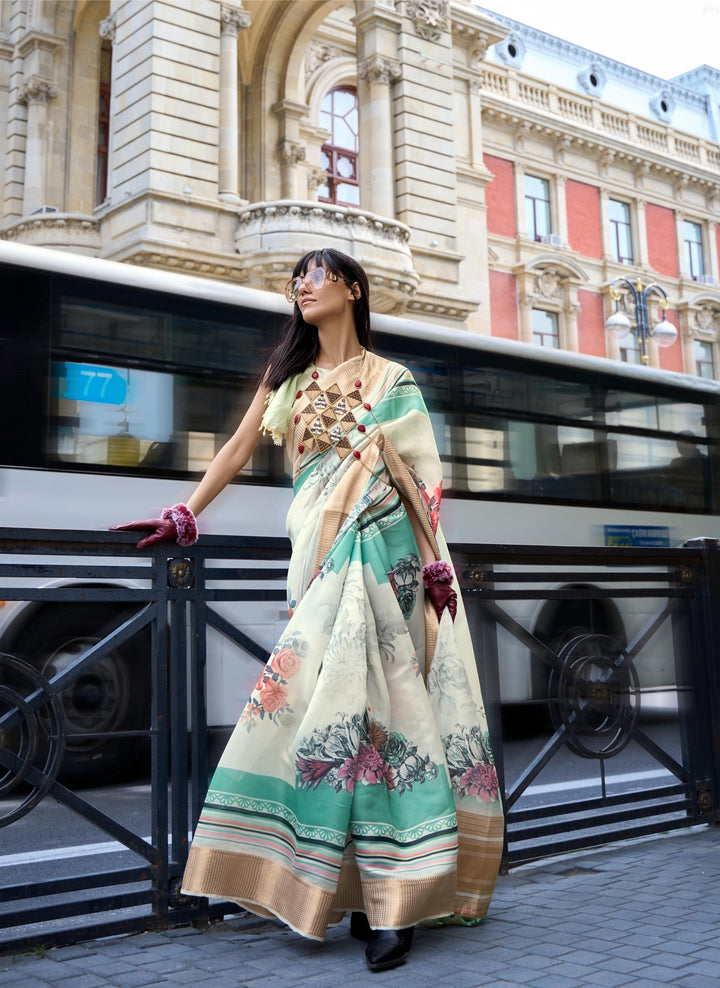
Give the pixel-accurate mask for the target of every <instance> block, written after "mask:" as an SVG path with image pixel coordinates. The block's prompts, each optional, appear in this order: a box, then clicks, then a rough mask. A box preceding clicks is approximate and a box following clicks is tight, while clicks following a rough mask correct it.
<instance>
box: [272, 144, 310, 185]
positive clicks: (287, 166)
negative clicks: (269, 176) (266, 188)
mask: <svg viewBox="0 0 720 988" xmlns="http://www.w3.org/2000/svg"><path fill="white" fill-rule="evenodd" d="M277 153H278V160H279V161H280V198H281V199H297V166H298V163H299V162H300V161H304V160H305V145H304V144H299V143H297V142H296V141H288V140H282V141H280V143H279V144H278V150H277Z"/></svg>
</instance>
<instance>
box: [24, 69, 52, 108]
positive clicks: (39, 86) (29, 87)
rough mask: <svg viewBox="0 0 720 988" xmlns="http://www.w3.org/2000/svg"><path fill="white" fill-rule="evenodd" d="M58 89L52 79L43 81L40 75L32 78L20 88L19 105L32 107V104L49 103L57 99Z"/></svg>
mask: <svg viewBox="0 0 720 988" xmlns="http://www.w3.org/2000/svg"><path fill="white" fill-rule="evenodd" d="M57 94H58V87H57V86H56V85H55V83H54V82H53V81H52V80H51V79H43V78H42V77H41V76H39V75H33V76H30V78H29V79H25V80H24V82H21V83H20V85H19V87H18V103H22V104H23V105H24V106H30V104H31V103H47V102H48V101H49V100H51V99H55V97H56V96H57Z"/></svg>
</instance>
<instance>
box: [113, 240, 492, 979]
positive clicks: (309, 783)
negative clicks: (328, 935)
mask: <svg viewBox="0 0 720 988" xmlns="http://www.w3.org/2000/svg"><path fill="white" fill-rule="evenodd" d="M286 296H287V298H288V301H290V302H292V303H294V309H293V316H292V320H291V325H290V328H289V331H288V334H287V336H286V338H285V340H284V341H283V342H282V343H281V344H280V346H279V347H278V348H277V349H276V350H275V352H274V353H273V354H272V356H271V358H270V360H269V363H268V366H267V367H266V369H265V372H264V374H263V377H262V384H261V386H260V387H259V389H258V391H257V394H256V395H255V398H254V400H253V402H252V404H251V405H250V408H249V410H248V412H247V413H246V415H245V417H244V418H243V420H242V422H241V424H240V426H239V428H238V430H237V432H236V433H235V435H234V436H233V437H232V438H231V439H230V440H229V442H228V443H227V444H226V445H225V446H224V447H223V448H222V450H221V451H220V452H219V453H218V455H217V456H216V457H215V459H214V461H213V463H212V464H211V466H210V467H209V469H208V471H207V473H206V474H205V476H204V478H203V479H202V481H201V482H200V484H199V485H198V487H197V489H196V490H195V492H194V493H193V495H192V497H191V498H190V500H189V501H188V504H187V505H175V506H173V507H172V508H167V509H165V511H164V512H163V515H162V518H161V519H157V520H151V521H148V522H133V523H131V524H130V525H125V526H119V527H120V528H135V529H141V528H155V531H154V532H153V534H151V535H149V536H148V537H146V538H144V539H142V540H141V541H140V542H139V543H138V547H139V548H142V547H144V546H148V545H151V544H153V543H154V542H158V541H161V540H163V539H167V538H177V539H178V541H179V542H180V543H181V544H189V543H190V542H192V541H194V539H195V538H196V536H197V528H196V525H195V515H197V514H199V513H200V512H201V511H202V510H203V509H204V508H205V507H206V506H207V505H208V504H209V503H210V501H212V499H213V498H214V497H215V496H216V495H217V494H219V493H220V491H222V489H223V488H224V487H225V486H226V484H228V483H229V482H230V481H231V480H232V478H233V477H234V476H235V475H236V474H237V472H238V471H239V470H240V469H241V468H242V467H243V466H244V464H245V463H246V462H247V460H248V459H249V457H250V455H251V453H252V451H253V449H254V448H255V445H256V443H257V441H258V438H259V435H260V433H261V432H263V433H270V434H271V435H272V437H273V439H274V441H275V442H276V443H282V442H283V440H284V441H286V443H287V449H288V453H289V457H290V459H291V461H292V467H293V482H294V494H295V496H294V501H293V504H292V506H291V508H290V512H289V514H288V531H289V534H290V538H291V540H292V545H293V551H292V558H291V562H290V567H289V572H288V607H289V613H290V621H289V623H288V625H287V627H286V629H285V632H284V634H283V635H282V637H281V639H280V641H279V642H278V644H277V645H276V647H275V648H274V650H273V653H272V655H271V656H270V659H269V661H268V663H267V665H266V666H265V669H264V671H263V673H262V674H261V676H260V678H259V679H258V682H257V684H256V686H255V689H254V690H253V693H252V695H251V697H250V699H249V700H248V703H247V705H246V706H245V709H244V711H243V713H242V715H241V717H240V720H239V722H238V725H237V727H236V729H235V731H234V733H233V735H232V737H231V739H230V741H229V743H228V746H227V748H226V749H225V752H224V754H223V756H222V758H221V760H220V763H219V765H218V768H217V770H216V772H215V775H214V777H213V779H212V782H211V784H210V789H209V791H208V794H207V799H206V803H205V807H204V810H203V813H202V815H201V817H200V821H199V823H198V827H197V830H196V833H195V837H194V841H193V845H192V848H191V851H190V856H189V860H188V864H187V868H186V871H185V877H184V883H183V890H184V891H185V892H187V893H189V894H192V895H206V896H211V897H217V898H223V899H231V900H234V901H237V902H239V903H241V904H242V905H243V906H244V907H246V908H247V909H250V910H252V911H253V912H256V913H259V914H261V915H267V916H277V917H279V918H280V919H282V920H283V921H284V922H286V923H287V924H288V925H289V926H291V927H292V928H293V929H294V930H296V931H297V932H299V933H301V934H303V935H304V936H307V937H311V938H314V939H322V938H323V936H324V934H325V930H326V928H327V926H328V925H332V924H336V923H338V922H339V921H340V919H341V918H342V916H343V914H344V913H345V912H346V911H348V910H350V911H352V913H353V916H352V921H351V932H352V933H353V935H354V936H357V937H358V938H360V939H364V940H367V941H368V946H367V948H366V958H367V962H368V966H369V967H370V969H371V970H385V969H387V968H391V967H395V966H396V965H397V964H400V963H402V962H403V961H404V960H405V959H406V957H407V954H408V952H409V950H410V946H411V942H412V933H413V928H414V926H415V924H417V923H419V922H421V921H423V920H425V921H427V920H440V919H441V918H447V917H451V916H455V917H458V918H459V919H460V921H465V922H468V923H472V922H473V921H475V922H477V921H479V920H480V919H481V918H482V917H484V915H485V913H486V911H487V907H488V904H489V901H490V897H491V895H492V890H493V887H494V882H495V877H496V874H497V868H498V862H499V857H500V853H501V847H502V833H503V824H502V810H501V805H500V800H499V794H498V784H497V777H496V774H495V769H494V766H493V763H492V755H491V751H490V745H489V742H488V736H487V729H486V720H485V713H484V710H483V705H482V698H481V695H480V687H479V682H478V677H477V672H476V668H475V662H474V658H473V653H472V645H471V641H470V636H469V633H468V627H467V622H466V620H465V614H464V609H463V606H462V600H461V599H458V597H457V595H456V593H455V592H454V591H453V590H452V588H451V585H450V584H451V582H452V579H453V572H452V568H451V566H450V565H449V555H448V550H447V546H446V544H445V541H444V539H443V537H442V534H441V531H440V529H439V527H438V510H439V507H440V492H441V480H442V470H441V465H440V460H439V457H438V454H437V450H436V448H435V443H434V440H433V435H432V429H431V426H430V420H429V417H428V414H427V410H426V408H425V405H424V403H423V400H422V396H421V395H420V392H419V390H418V388H417V385H416V384H415V382H414V381H413V378H412V376H411V374H410V373H409V372H408V371H407V370H406V369H405V368H403V367H401V366H400V365H399V364H395V363H391V362H389V361H387V360H384V359H383V358H381V357H379V356H377V355H376V354H374V353H373V352H372V351H371V349H370V323H369V312H370V307H369V289H368V282H367V277H366V275H365V272H364V271H363V269H362V268H361V267H360V265H359V264H357V262H355V261H354V260H353V259H352V258H350V257H348V256H346V255H344V254H341V253H340V252H338V251H335V250H318V251H311V252H310V253H308V254H306V255H305V257H303V258H302V259H301V260H300V261H298V263H297V265H296V266H295V270H294V272H293V276H292V278H291V279H290V281H289V282H288V284H287V287H286Z"/></svg>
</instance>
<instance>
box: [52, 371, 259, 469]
mask: <svg viewBox="0 0 720 988" xmlns="http://www.w3.org/2000/svg"><path fill="white" fill-rule="evenodd" d="M51 368H52V370H51V373H52V382H51V389H50V393H51V396H52V398H51V401H52V415H51V418H50V430H49V437H48V441H49V450H48V452H49V455H50V458H51V459H53V460H58V461H60V462H63V463H77V464H93V465H96V466H107V467H119V468H123V469H128V470H133V469H135V470H137V469H144V470H154V471H161V472H162V471H170V472H180V473H203V472H204V471H205V470H206V469H207V467H208V465H209V464H210V462H211V460H212V458H213V457H214V456H215V453H217V451H218V450H219V449H220V447H221V445H222V444H223V442H225V439H226V438H227V436H228V435H229V434H230V433H231V432H233V431H234V430H235V428H236V427H237V424H238V423H239V421H240V417H241V415H242V413H243V410H244V408H245V407H246V406H247V404H248V403H249V401H250V400H251V397H252V395H251V394H250V391H251V389H250V388H248V387H247V385H246V386H243V385H242V384H240V383H235V382H222V381H217V380H215V381H213V380H203V379H198V378H194V377H190V376H188V375H178V374H170V373H160V372H158V371H146V370H136V369H134V368H123V367H115V366H113V365H111V364H90V363H75V362H72V361H62V362H61V361H55V362H53V364H52V365H51ZM269 455H272V454H268V453H267V451H264V450H263V449H262V448H261V447H258V450H256V451H255V453H254V455H253V457H252V458H251V460H250V461H249V462H248V463H247V465H246V466H245V468H244V469H243V471H242V475H243V476H245V477H253V476H256V475H259V476H266V475H267V473H268V471H269V468H270V461H269V459H268V456H269Z"/></svg>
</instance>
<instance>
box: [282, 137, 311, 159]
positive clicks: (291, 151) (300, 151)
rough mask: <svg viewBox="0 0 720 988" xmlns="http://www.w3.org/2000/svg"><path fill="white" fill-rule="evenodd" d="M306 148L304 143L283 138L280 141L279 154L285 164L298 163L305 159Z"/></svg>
mask: <svg viewBox="0 0 720 988" xmlns="http://www.w3.org/2000/svg"><path fill="white" fill-rule="evenodd" d="M305 154H306V148H305V145H304V144H298V143H296V142H295V141H288V140H282V141H279V142H278V146H277V156H278V159H279V161H280V162H281V163H282V164H283V165H296V164H297V163H298V162H299V161H304V160H305Z"/></svg>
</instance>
